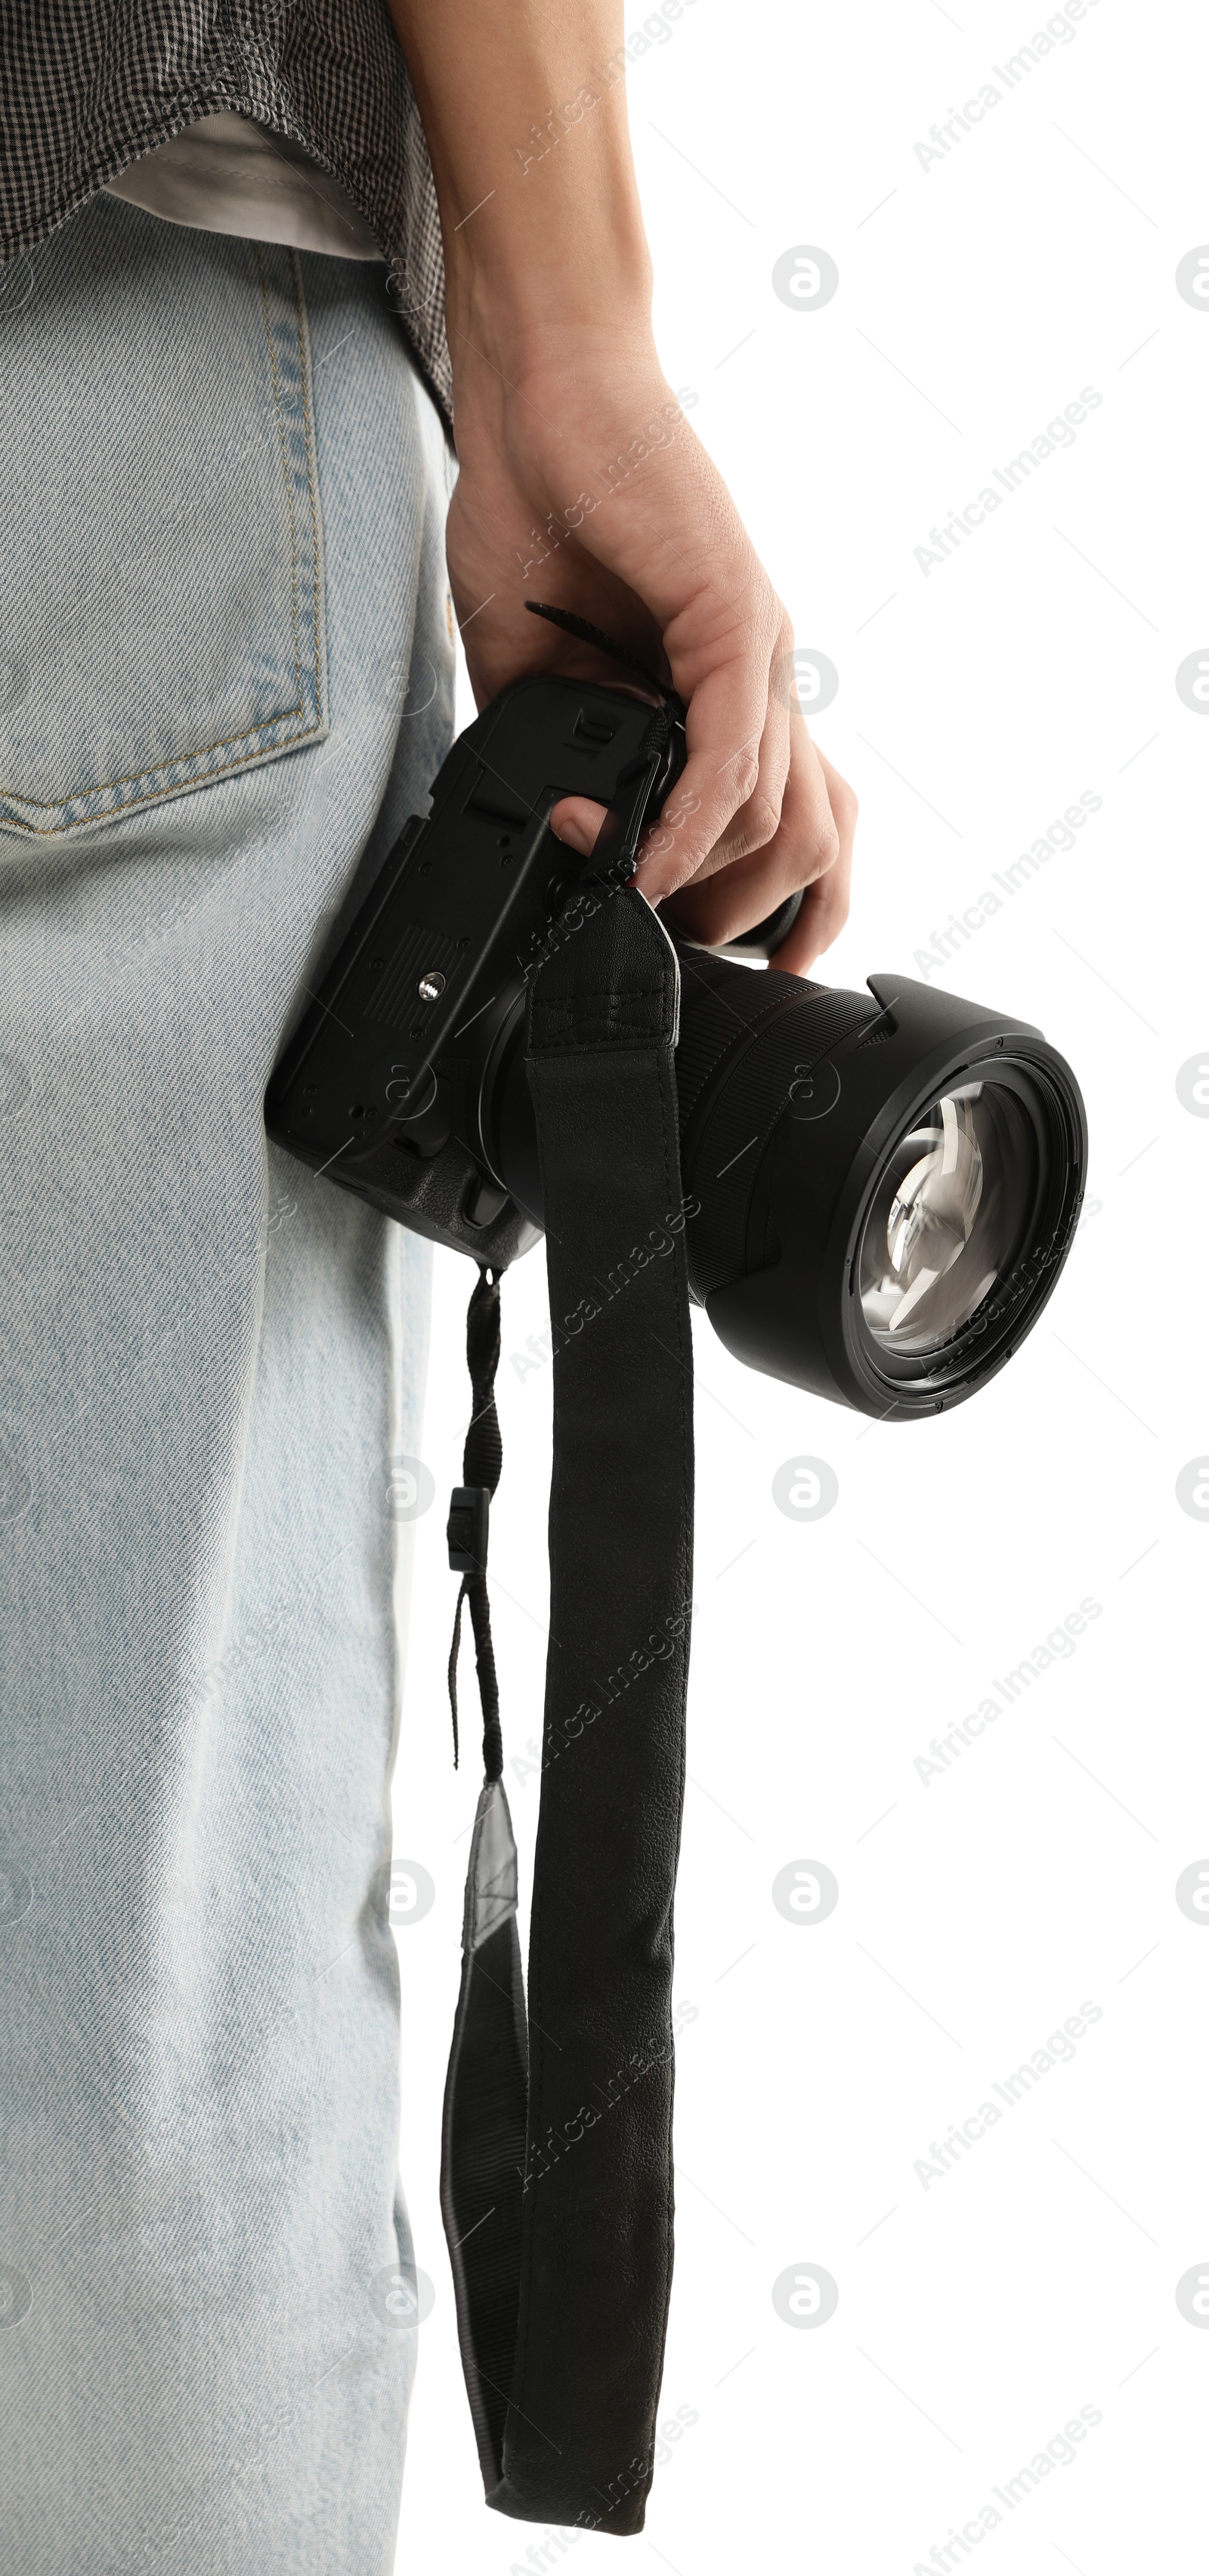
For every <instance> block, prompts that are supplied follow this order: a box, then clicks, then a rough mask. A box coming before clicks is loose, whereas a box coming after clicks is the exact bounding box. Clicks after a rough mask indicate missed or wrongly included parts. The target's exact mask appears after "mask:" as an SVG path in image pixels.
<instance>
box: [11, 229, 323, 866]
mask: <svg viewBox="0 0 1209 2576" xmlns="http://www.w3.org/2000/svg"><path fill="white" fill-rule="evenodd" d="M251 247H252V249H253V250H254V252H255V256H256V267H257V272H258V275H259V278H260V294H261V302H262V304H263V306H264V324H265V338H266V340H267V342H268V349H269V368H270V372H271V375H272V381H273V407H274V410H275V411H276V414H277V438H278V445H279V446H280V449H281V465H282V474H283V477H284V481H285V492H286V508H287V509H288V511H289V514H290V600H291V622H292V625H293V630H294V673H295V678H296V681H297V687H298V696H297V699H296V701H295V703H294V705H293V706H292V707H279V708H278V709H277V710H276V712H275V713H274V714H273V715H270V716H262V717H261V719H260V722H259V723H258V724H254V725H249V726H248V727H247V729H246V731H245V732H243V733H233V734H226V735H223V736H220V738H219V739H218V740H217V741H216V742H203V743H198V744H197V745H196V746H195V748H194V749H193V750H192V751H182V752H180V753H178V755H177V757H176V759H175V760H172V761H165V762H164V763H162V764H161V767H162V769H177V768H186V767H187V766H188V765H189V763H190V762H191V761H195V760H204V759H206V757H207V756H208V754H209V753H210V752H214V751H228V750H233V749H234V747H235V745H236V743H239V742H248V741H249V740H250V739H251V737H252V735H253V734H265V733H267V732H269V730H270V729H271V727H272V726H273V725H279V724H288V722H289V720H290V717H291V716H300V715H301V714H302V712H303V692H302V652H301V646H300V641H299V634H298V530H297V525H296V522H295V518H294V493H293V486H292V482H291V477H290V468H289V455H288V451H287V448H286V441H285V422H284V420H283V417H282V410H281V393H280V389H279V386H278V382H277V353H276V351H275V349H274V347H273V331H272V324H271V321H270V317H269V294H268V285H267V281H266V278H265V272H264V261H263V259H262V257H261V252H260V246H259V244H258V243H253V244H252V245H251ZM289 261H290V271H291V275H292V277H293V281H294V327H295V330H296V333H297V337H298V367H299V377H300V384H301V408H302V432H303V440H304V443H305V447H306V481H307V495H308V498H309V501H310V509H311V534H312V542H313V551H314V565H315V573H314V618H315V702H316V708H317V716H316V721H315V723H314V724H313V725H311V726H309V727H308V729H307V731H306V732H305V733H302V734H299V735H298V736H297V739H296V742H295V744H294V745H292V746H291V745H287V744H284V743H281V744H277V745H275V746H268V745H265V746H262V749H269V748H274V749H276V750H278V751H282V750H286V749H288V748H295V749H296V748H298V747H299V746H300V745H301V744H302V743H304V742H309V741H310V740H311V739H312V738H313V736H314V735H316V734H318V733H322V731H323V723H324V717H323V704H322V687H321V679H322V671H321V660H320V631H319V524H318V511H317V507H316V494H315V474H314V462H313V458H312V454H311V422H310V410H309V403H308V393H309V379H308V376H307V363H306V335H305V332H304V330H303V326H302V303H301V293H300V277H299V268H298V259H297V254H296V253H295V252H294V251H291V252H290V253H289ZM261 757H262V752H261V751H251V752H246V753H245V754H244V757H243V759H242V760H236V761H232V762H231V763H230V767H231V768H232V769H247V768H249V767H250V766H251V765H252V763H253V762H254V761H257V760H259V759H260V758H261ZM156 774H157V773H156V772H155V771H151V772H148V771H147V770H145V769H133V770H131V771H130V772H129V773H128V775H127V776H126V777H124V778H99V779H96V780H94V782H93V784H92V786H90V787H76V788H73V789H72V792H71V794H70V796H66V797H63V796H54V797H50V798H48V799H43V798H40V797H36V796H23V795H22V794H21V793H20V792H19V790H18V789H17V788H15V787H5V786H4V784H3V782H2V781H0V796H9V797H11V798H12V800H13V802H14V804H19V805H26V806H30V807H32V809H33V811H34V812H35V813H39V814H52V813H54V812H55V810H56V809H57V807H58V806H60V805H64V804H70V805H75V804H77V803H81V802H82V801H83V800H84V799H85V798H86V797H89V796H103V795H105V794H106V792H107V791H108V790H109V789H110V788H113V787H132V786H134V785H135V784H136V783H137V781H138V780H139V779H141V778H146V777H147V776H148V775H150V776H155V775H156ZM182 783H185V782H182ZM163 798H164V789H163V788H162V787H155V788H152V789H150V790H149V792H148V794H147V795H146V796H132V797H131V798H130V799H129V801H128V803H127V804H125V805H123V806H121V807H120V808H119V809H118V815H96V814H94V815H85V816H83V817H77V818H76V819H75V820H74V821H73V822H68V823H50V824H47V825H45V826H43V827H42V828H41V829H39V827H38V826H37V825H32V826H30V825H26V826H25V827H24V828H25V829H27V830H31V829H32V830H33V831H35V832H36V834H37V837H38V839H39V840H52V839H54V838H56V837H57V835H58V834H60V833H62V832H78V831H79V830H80V829H81V828H82V824H83V823H87V822H105V821H109V822H112V821H116V820H117V819H118V818H119V816H120V815H121V814H134V813H137V811H138V808H139V807H140V806H141V805H154V804H157V803H159V802H160V801H161V800H162V799H163ZM9 828H10V829H14V828H15V829H16V830H18V831H19V830H21V829H22V828H23V827H22V826H21V825H20V824H19V823H18V824H15V825H14V824H10V826H9Z"/></svg>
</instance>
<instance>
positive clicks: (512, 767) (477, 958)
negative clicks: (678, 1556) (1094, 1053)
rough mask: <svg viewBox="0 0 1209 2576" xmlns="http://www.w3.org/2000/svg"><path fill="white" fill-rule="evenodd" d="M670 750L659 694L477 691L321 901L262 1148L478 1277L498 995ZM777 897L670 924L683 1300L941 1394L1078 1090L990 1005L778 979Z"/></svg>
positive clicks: (865, 1393)
mask: <svg viewBox="0 0 1209 2576" xmlns="http://www.w3.org/2000/svg"><path fill="white" fill-rule="evenodd" d="M686 757H687V747H686V743H685V733H684V720H683V709H682V708H681V706H680V702H679V700H677V699H673V700H672V701H671V702H670V703H669V704H666V705H663V706H658V705H653V704H652V703H651V702H650V700H649V699H640V698H637V697H635V696H633V695H630V694H627V693H626V692H624V691H622V690H620V689H617V688H610V687H608V686H603V685H602V686H597V685H595V684H593V683H591V682H585V681H578V680H568V679H562V678H558V677H555V676H553V675H550V674H536V675H533V676H531V677H529V678H527V679H522V680H518V681H515V682H514V683H513V684H512V686H511V687H509V688H506V689H504V690H502V691H501V692H500V695H499V696H498V697H496V698H494V699H493V700H492V702H491V704H490V705H489V706H488V707H486V708H484V710H483V712H482V714H481V715H480V716H479V717H478V718H477V719H476V721H475V722H474V723H473V724H472V725H470V726H468V727H467V729H466V731H465V732H464V733H463V734H461V735H460V736H459V738H458V740H457V742H456V743H455V744H454V746H453V748H452V750H451V751H450V753H449V755H448V757H447V758H446V760H445V761H444V762H443V763H442V766H441V768H440V770H439V772H438V774H437V777H436V780H435V781H434V785H433V790H432V812H431V814H430V815H429V817H428V818H427V820H422V819H420V818H419V817H418V816H413V817H412V819H411V820H410V821H409V822H408V823H407V825H406V826H405V828H404V830H403V832H402V834H401V835H400V837H399V839H398V841H397V842H396V843H395V845H394V848H393V849H392V851H391V852H390V855H389V857H388V858H387V859H386V861H385V863H384V865H383V866H382V867H381V869H380V870H379V873H378V875H377V877H376V879H375V880H374V883H373V884H372V885H371V886H370V888H369V890H368V892H367V893H365V894H363V895H361V896H360V898H359V899H357V898H356V897H355V896H354V897H353V898H350V904H349V907H348V908H347V912H346V916H345V918H344V923H343V927H340V926H339V925H338V927H337V931H336V933H335V939H334V947H333V952H332V954H331V957H330V960H329V963H328V964H327V967H326V969H325V971H324V973H323V976H322V980H321V982H320V985H319V989H318V991H317V993H315V994H314V996H313V997H312V999H311V1000H310V1002H309V1004H308V1007H307V1009H306V1012H305V1014H304V1016H303V1018H302V1020H301V1021H300V1023H299V1026H298V1028H297V1029H296V1031H295V1033H294V1035H293V1036H292V1037H291V1038H290V1040H289V1041H288V1043H287V1045H286V1046H285V1048H284V1049H283V1052H282V1055H281V1057H280V1060H279V1062H278V1064H277V1066H276V1068H275V1070H274V1073H273V1076H272V1080H271V1082H270V1086H269V1091H268V1096H267V1100H266V1109H265V1115H266V1120H267V1124H268V1128H269V1132H270V1134H271V1135H272V1136H273V1137H274V1139H275V1140H276V1141H277V1143H279V1144H281V1145H283V1146H285V1147H287V1148H288V1150H289V1151H290V1152H291V1153H294V1154H297V1155H299V1156H300V1157H301V1158H302V1160H303V1161H304V1162H307V1163H309V1164H310V1166H311V1168H312V1170H314V1171H316V1172H323V1173H325V1174H326V1175H327V1176H328V1177H329V1178H330V1179H331V1180H333V1181H335V1182H337V1183H338V1184H339V1185H340V1186H341V1187H342V1188H344V1189H348V1190H352V1191H354V1192H355V1193H356V1194H357V1195H358V1196H359V1197H361V1198H364V1199H368V1200H369V1201H370V1203H371V1204H372V1205H373V1206H375V1207H377V1208H380V1209H382V1210H383V1211H384V1213H385V1214H386V1215H388V1216H392V1217H396V1218H398V1219H399V1220H400V1222H401V1223H403V1224H404V1225H408V1226H411V1227H412V1228H413V1230H415V1231H416V1232H418V1233H421V1234H425V1235H428V1236H430V1237H431V1238H432V1240H433V1241H435V1242H437V1243H442V1244H446V1245H449V1246H451V1247H452V1248H453V1249H454V1250H456V1251H459V1252H465V1253H468V1254H469V1255H470V1256H471V1258H472V1259H474V1260H475V1261H477V1262H478V1263H480V1264H490V1265H491V1266H492V1267H493V1268H495V1269H496V1270H497V1271H498V1270H502V1269H504V1268H505V1267H506V1266H507V1265H508V1263H509V1262H511V1261H513V1260H514V1259H516V1257H517V1256H518V1254H520V1253H523V1252H525V1251H527V1250H528V1249H529V1248H530V1246H531V1245H532V1244H534V1243H536V1242H537V1240H538V1238H539V1235H540V1232H541V1229H542V1225H543V1222H544V1214H543V1189H542V1175H541V1169H540V1160H539V1155H538V1143H537V1128H536V1120H535V1113H534V1101H533V1096H532V1092H531V1089H530V1084H529V1059H528V1055H527V1051H526V1003H527V997H528V994H529V991H530V989H531V987H532V984H533V979H534V977H535V975H536V974H537V973H538V970H539V969H540V968H541V966H542V965H543V963H544V961H545V960H546V959H547V958H549V957H551V956H552V955H553V953H554V952H555V950H556V949H558V948H560V947H561V946H562V945H563V944H564V943H565V942H566V941H568V940H571V939H574V937H575V936H576V934H577V931H579V930H580V929H582V926H583V924H584V922H585V921H586V920H587V919H588V918H589V917H590V915H591V914H592V913H593V912H594V911H596V909H597V908H598V907H599V906H600V905H601V904H603V903H605V902H608V901H610V900H611V899H612V898H613V897H614V896H615V895H616V894H617V893H618V891H619V889H620V888H621V887H622V886H623V885H625V884H627V883H628V881H629V880H630V879H631V877H632V875H633V871H634V863H635V857H636V853H637V849H638V845H639V842H640V839H641V837H642V834H643V831H644V829H645V827H646V825H647V824H648V823H649V822H651V821H652V820H653V819H654V818H655V817H656V816H657V815H659V814H660V813H666V815H667V817H668V819H669V821H671V820H673V819H674V818H675V807H674V790H675V786H676V782H677V780H678V779H679V777H680V775H681V773H682V771H683V768H684V764H685V760H686ZM567 795H579V796H586V797H590V798H592V799H594V800H595V801H596V802H597V803H599V804H600V805H602V806H604V807H605V809H606V819H605V821H604V823H603V825H602V827H601V831H600V834H599V837H598V839H597V842H596V846H595V848H594V850H593V851H592V853H591V855H590V856H588V857H581V856H580V855H579V854H577V853H576V852H575V851H573V850H571V849H570V848H569V847H568V846H567V845H566V844H565V843H564V842H561V841H559V840H558V839H557V838H556V837H555V835H554V833H553V831H552V830H551V828H550V813H551V810H552V808H553V806H554V805H555V804H556V803H557V801H558V800H559V798H560V797H562V796H567ZM800 900H801V898H800V896H793V897H792V898H790V900H789V901H788V902H787V903H786V904H783V905H782V906H781V908H780V910H779V911H778V912H777V913H775V914H773V915H772V916H771V917H770V918H769V919H768V920H767V921H764V922H761V923H759V924H757V926H756V927H755V928H754V929H753V930H751V931H747V932H745V933H744V934H743V935H742V936H741V937H740V938H739V939H738V940H736V941H735V942H734V943H732V944H731V945H730V946H729V947H727V948H723V949H710V950H703V949H700V948H698V947H696V946H695V945H694V944H693V943H692V942H690V941H688V940H685V939H683V938H678V939H676V940H675V941H674V942H673V943H672V945H673V946H674V947H675V949H676V953H677V957H678V960H679V1027H678V1032H677V1042H676V1056H675V1074H676V1091H677V1102H678V1115H679V1145H680V1164H681V1177H682V1181H683V1185H684V1190H685V1202H686V1205H687V1204H688V1202H690V1201H691V1203H692V1204H691V1210H690V1213H689V1217H688V1221H687V1225H686V1230H685V1238H684V1240H685V1249H686V1253H687V1261H688V1283H689V1293H690V1295H691V1296H692V1298H693V1299H694V1301H695V1302H696V1303H697V1304H698V1305H700V1306H704V1308H705V1310H706V1313H707V1314H708V1316H709V1320H710V1322H711V1324H712V1325H713V1327H714V1329H715V1331H716V1332H717V1333H718V1335H719V1337H720V1339H721V1340H722V1341H723V1342H725V1344H726V1345H727V1347H728V1349H729V1350H730V1351H731V1352H732V1353H733V1354H734V1355H735V1357H736V1358H738V1359H741V1360H743V1361H745V1362H746V1363H747V1364H748V1365H749V1366H751V1367H753V1368H757V1369H760V1370H762V1371H763V1372H764V1373H765V1374H766V1375H768V1376H772V1377H776V1378H780V1379H781V1380H783V1381H784V1382H785V1383H786V1384H788V1385H793V1386H798V1387H802V1388H805V1389H809V1390H810V1391H811V1392H813V1393H815V1394H819V1395H824V1396H826V1397H828V1398H829V1399H830V1400H832V1401H834V1402H839V1403H841V1404H845V1405H851V1406H855V1407H856V1408H857V1409H859V1410H861V1411H863V1412H866V1413H869V1414H872V1415H874V1416H876V1417H877V1418H878V1419H879V1420H882V1421H895V1420H897V1421H904V1420H909V1419H912V1418H918V1417H919V1416H921V1415H924V1414H929V1413H935V1412H943V1411H945V1410H947V1409H948V1408H950V1407H951V1406H952V1405H953V1404H956V1403H960V1402H963V1401H964V1400H965V1398H966V1397H967V1396H969V1395H971V1394H973V1393H974V1392H975V1391H976V1390H977V1389H978V1388H979V1387H980V1386H983V1385H985V1384H986V1383H987V1381H988V1379H989V1378H990V1377H991V1376H993V1375H994V1374H995V1373H996V1371H997V1370H998V1369H999V1368H1000V1367H1002V1366H1003V1364H1004V1362H1005V1361H1007V1360H1009V1359H1010V1358H1011V1357H1012V1355H1013V1352H1014V1351H1015V1349H1016V1348H1017V1346H1018V1344H1019V1342H1020V1340H1021V1339H1022V1337H1023V1335H1024V1333H1025V1332H1027V1331H1028V1330H1029V1329H1030V1327H1031V1326H1032V1324H1033V1323H1035V1321H1036V1319H1037V1316H1038V1314H1039V1313H1040V1311H1041V1308H1042V1307H1043V1305H1044V1304H1045V1301H1046V1299H1047V1297H1048V1296H1049V1294H1050V1291H1051V1290H1052V1288H1053V1286H1054V1284H1055V1281H1056V1279H1057V1277H1058V1274H1059V1271H1060V1269H1061V1267H1062V1264H1063V1262H1064V1260H1065V1258H1066V1255H1067V1252H1068V1250H1069V1247H1070V1244H1071V1241H1072V1240H1073V1235H1074V1229H1075V1226H1076V1224H1077V1220H1078V1213H1079V1208H1080V1206H1081V1204H1082V1198H1083V1191H1084V1183H1085V1176H1086V1159H1087V1132H1086V1121H1085V1117H1084V1111H1083V1103H1082V1099H1081V1096H1080V1093H1079V1087H1078V1084H1077V1082H1076V1081H1075V1077H1074V1075H1073V1073H1072V1072H1071V1069H1070V1067H1069V1065H1068V1064H1066V1063H1065V1061H1064V1059H1063V1058H1062V1057H1061V1056H1060V1055H1059V1054H1058V1052H1057V1050H1056V1048H1054V1047H1052V1046H1051V1045H1050V1044H1049V1042H1048V1040H1047V1039H1046V1038H1045V1037H1044V1035H1043V1034H1042V1032H1041V1031H1040V1030H1039V1029H1037V1028H1034V1027H1033V1026H1032V1025H1031V1023H1029V1022H1027V1021H1025V1020H1022V1019H1020V1018H1018V1017H1016V1016H1014V1015H1013V1014H1011V1013H1005V1012H1001V1011H994V1010H989V1009H987V1008H986V1007H985V1006H983V1005H982V1004H980V1003H975V1002H970V1001H966V1000H963V999H962V998H961V997H960V996H959V995H956V994H951V993H948V992H945V991H941V990H937V989H934V988H933V987H931V986H929V985H924V984H919V983H915V982H912V981H911V980H910V979H909V978H907V977H904V976H897V975H876V976H871V977H870V978H869V981H868V987H867V989H866V990H865V991H864V992H859V993H858V992H844V991H841V990H837V989H832V988H831V987H829V986H826V985H822V984H814V983H810V982H808V981H807V980H805V979H804V978H802V977H798V976H794V975H788V974H785V973H783V972H781V971H780V970H779V969H778V968H777V966H776V964H775V951H776V948H777V945H778V942H779V940H780V939H781V938H782V937H783V936H784V934H785V932H786V930H787V929H788V927H789V925H790V922H791V921H792V919H793V916H794V914H795V913H796V910H797V907H798V904H799V903H800ZM657 917H658V916H656V918H657ZM770 956H771V957H773V959H774V962H773V963H772V964H771V965H770V966H767V971H766V972H764V973H762V974H753V973H752V972H751V966H752V964H753V963H755V962H756V961H758V960H761V959H762V960H764V961H767V960H768V959H769V957H770ZM740 961H742V962H740ZM584 1144H585V1151H586V1152H590V1151H591V1150H592V1148H591V1140H590V1138H587V1137H585V1139H584ZM672 1213H673V1211H669V1212H668V1214H669V1217H670V1215H671V1214H672Z"/></svg>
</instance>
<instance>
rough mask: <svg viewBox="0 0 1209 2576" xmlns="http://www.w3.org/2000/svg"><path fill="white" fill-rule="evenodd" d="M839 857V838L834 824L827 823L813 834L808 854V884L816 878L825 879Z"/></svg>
mask: <svg viewBox="0 0 1209 2576" xmlns="http://www.w3.org/2000/svg"><path fill="white" fill-rule="evenodd" d="M839 855H840V836H839V833H838V832H837V830H836V827H835V824H834V823H829V824H824V825H822V826H821V827H820V829H819V830H818V832H816V834H815V838H814V846H813V849H812V851H811V854H810V877H809V879H808V883H813V881H814V879H815V878H816V877H825V876H826V875H827V874H828V871H829V870H830V869H831V868H833V867H834V866H835V863H836V861H837V859H838V857H839Z"/></svg>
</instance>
